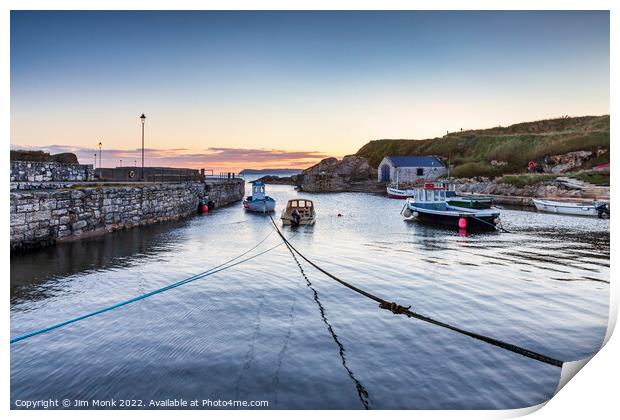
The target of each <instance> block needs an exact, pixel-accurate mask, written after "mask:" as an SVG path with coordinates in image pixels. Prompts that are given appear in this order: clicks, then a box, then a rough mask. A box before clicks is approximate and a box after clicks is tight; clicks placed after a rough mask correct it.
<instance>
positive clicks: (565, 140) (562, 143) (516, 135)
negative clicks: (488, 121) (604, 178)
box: [357, 115, 609, 177]
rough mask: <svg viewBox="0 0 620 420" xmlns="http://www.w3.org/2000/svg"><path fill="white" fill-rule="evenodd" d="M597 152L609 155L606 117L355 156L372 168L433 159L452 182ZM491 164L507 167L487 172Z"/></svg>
mask: <svg viewBox="0 0 620 420" xmlns="http://www.w3.org/2000/svg"><path fill="white" fill-rule="evenodd" d="M601 149H605V150H607V151H608V150H609V115H604V116H600V117H577V118H557V119H553V120H543V121H534V122H528V123H520V124H514V125H511V126H509V127H495V128H491V129H487V130H467V131H462V132H457V133H449V134H447V135H446V136H444V137H441V138H434V139H426V140H374V141H371V142H369V143H367V144H365V145H364V146H363V147H362V148H361V149H360V150H358V152H357V155H358V156H364V157H365V158H367V159H368V161H369V163H370V164H371V165H372V166H374V167H377V166H378V165H379V162H381V160H382V159H383V158H384V157H385V156H388V155H435V156H438V157H440V158H441V159H442V160H443V161H444V162H445V163H447V162H448V160H449V161H450V163H451V165H452V167H453V169H452V173H451V174H454V176H457V177H473V176H501V175H503V174H512V173H524V172H526V171H527V164H528V162H529V161H531V160H533V161H535V162H538V163H542V160H543V158H544V156H545V155H550V156H552V155H559V154H564V153H567V152H572V151H576V150H590V151H592V152H597V151H598V150H601ZM605 158H606V157H605V156H601V157H599V158H597V159H603V160H604V159H605ZM607 159H608V152H607ZM493 160H497V161H502V162H507V165H504V166H493V165H491V161H493ZM594 161H595V160H594V159H593V160H592V162H594ZM607 161H609V160H607ZM597 163H598V162H597ZM600 163H603V162H600ZM593 164H596V163H590V161H587V162H585V163H584V169H585V168H590V167H592V165H593ZM588 165H589V166H588Z"/></svg>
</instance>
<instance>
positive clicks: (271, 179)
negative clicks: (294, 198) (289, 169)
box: [257, 175, 297, 185]
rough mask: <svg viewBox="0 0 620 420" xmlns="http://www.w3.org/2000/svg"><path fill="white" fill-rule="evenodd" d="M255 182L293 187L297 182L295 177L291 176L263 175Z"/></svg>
mask: <svg viewBox="0 0 620 420" xmlns="http://www.w3.org/2000/svg"><path fill="white" fill-rule="evenodd" d="M257 181H261V182H263V183H265V184H275V185H295V183H296V181H297V175H292V176H277V175H265V176H263V177H261V178H258V179H257Z"/></svg>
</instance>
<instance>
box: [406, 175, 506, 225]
mask: <svg viewBox="0 0 620 420" xmlns="http://www.w3.org/2000/svg"><path fill="white" fill-rule="evenodd" d="M447 192H448V191H446V189H445V188H444V186H443V185H440V184H438V185H435V184H434V183H426V184H424V187H423V188H416V189H415V190H414V195H413V197H411V198H407V202H406V203H405V205H404V206H403V209H402V210H401V214H402V215H403V216H404V217H405V219H407V220H418V221H420V222H424V223H429V224H437V225H444V226H453V227H458V228H475V229H495V228H496V225H497V224H498V223H499V216H500V212H499V210H497V209H494V208H488V209H477V208H467V207H460V206H455V205H451V204H449V203H448V197H447Z"/></svg>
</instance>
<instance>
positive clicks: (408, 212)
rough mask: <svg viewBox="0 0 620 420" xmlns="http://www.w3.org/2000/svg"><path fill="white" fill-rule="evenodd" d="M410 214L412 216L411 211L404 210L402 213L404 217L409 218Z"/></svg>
mask: <svg viewBox="0 0 620 420" xmlns="http://www.w3.org/2000/svg"><path fill="white" fill-rule="evenodd" d="M412 214H413V212H412V211H411V209H405V210H404V211H403V215H404V216H405V217H411V215H412Z"/></svg>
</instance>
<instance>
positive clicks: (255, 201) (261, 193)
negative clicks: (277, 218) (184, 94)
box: [243, 181, 276, 213]
mask: <svg viewBox="0 0 620 420" xmlns="http://www.w3.org/2000/svg"><path fill="white" fill-rule="evenodd" d="M243 207H244V208H245V209H246V210H247V211H253V212H257V213H270V212H272V211H274V210H275V208H276V200H274V199H273V198H271V197H269V196H267V195H265V184H264V183H263V182H261V181H255V182H253V183H252V195H250V196H248V197H246V198H245V200H243Z"/></svg>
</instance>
